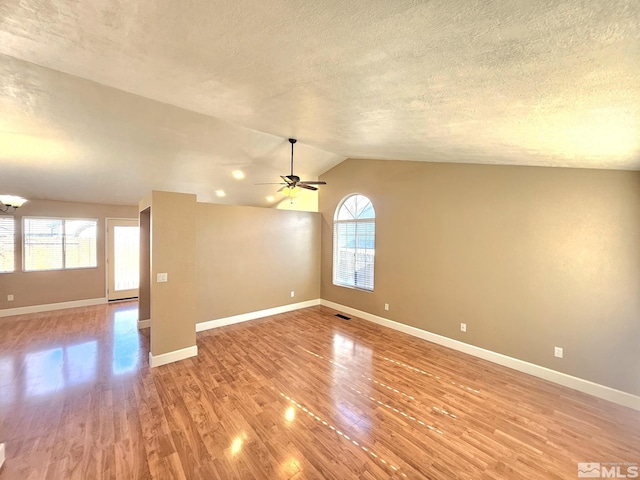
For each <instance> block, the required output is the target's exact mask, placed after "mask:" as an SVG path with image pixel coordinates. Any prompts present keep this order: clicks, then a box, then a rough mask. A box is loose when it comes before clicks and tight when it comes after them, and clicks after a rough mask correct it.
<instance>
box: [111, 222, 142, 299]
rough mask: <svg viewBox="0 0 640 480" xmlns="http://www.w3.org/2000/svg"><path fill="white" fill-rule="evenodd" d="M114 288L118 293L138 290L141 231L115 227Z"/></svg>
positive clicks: (135, 228) (136, 228) (133, 228)
mask: <svg viewBox="0 0 640 480" xmlns="http://www.w3.org/2000/svg"><path fill="white" fill-rule="evenodd" d="M113 248H114V250H115V252H114V268H113V269H114V288H115V290H116V291H122V290H133V289H135V288H138V282H139V278H140V273H139V271H140V261H139V258H140V255H139V250H140V229H139V228H138V227H127V226H122V225H120V226H115V227H113Z"/></svg>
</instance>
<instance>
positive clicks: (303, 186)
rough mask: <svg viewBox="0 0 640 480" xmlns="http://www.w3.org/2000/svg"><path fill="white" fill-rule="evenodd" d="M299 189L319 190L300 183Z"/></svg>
mask: <svg viewBox="0 0 640 480" xmlns="http://www.w3.org/2000/svg"><path fill="white" fill-rule="evenodd" d="M298 187H300V188H306V189H307V190H318V189H317V188H316V187H312V186H311V185H307V184H306V183H302V182H300V183H298Z"/></svg>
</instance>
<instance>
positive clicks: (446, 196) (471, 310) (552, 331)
mask: <svg viewBox="0 0 640 480" xmlns="http://www.w3.org/2000/svg"><path fill="white" fill-rule="evenodd" d="M321 179H322V180H326V181H327V182H328V185H327V186H325V187H322V192H321V194H320V212H321V213H322V298H324V299H327V300H330V301H333V302H337V303H340V304H343V305H347V306H350V307H352V308H356V309H360V310H363V311H366V312H369V313H372V314H375V315H379V316H382V317H386V318H389V319H391V320H395V321H398V322H401V323H404V324H407V325H412V326H415V327H418V328H421V329H424V330H428V331H430V332H434V333H437V334H440V335H444V336H446V337H449V338H453V339H456V340H460V341H463V342H466V343H470V344H473V345H476V346H479V347H482V348H486V349H489V350H492V351H494V352H498V353H502V354H505V355H509V356H511V357H515V358H519V359H522V360H525V361H528V362H531V363H534V364H537V365H541V366H544V367H548V368H551V369H554V370H558V371H561V372H565V373H568V374H570V375H574V376H577V377H580V378H584V379H587V380H591V381H594V382H596V383H599V384H603V385H607V386H610V387H613V388H617V389H620V390H624V391H627V392H630V393H633V394H636V395H640V348H639V342H640V172H622V171H603V170H579V169H552V168H536V167H513V166H490V165H464V164H434V163H422V162H385V161H371V160H347V161H346V162H344V163H342V164H340V165H338V166H337V167H335V168H333V169H332V170H330V171H329V172H327V173H326V174H325V175H323V176H322V177H321ZM353 192H358V193H362V194H364V195H367V196H369V198H371V200H372V201H373V204H374V207H375V209H376V213H377V218H376V230H377V236H376V265H375V291H374V292H373V293H368V292H363V291H358V290H353V289H347V288H342V287H337V286H334V285H332V260H331V259H332V251H331V250H332V219H333V214H334V211H335V208H336V206H337V205H338V203H339V202H340V200H341V199H342V198H343V197H344V196H346V195H347V194H349V193H353ZM384 303H389V304H390V310H389V311H388V312H387V311H384ZM461 322H465V323H467V328H468V332H467V333H466V334H465V333H461V332H460V323H461ZM554 346H561V347H563V348H564V356H565V358H564V359H557V358H555V357H554V356H553V350H554Z"/></svg>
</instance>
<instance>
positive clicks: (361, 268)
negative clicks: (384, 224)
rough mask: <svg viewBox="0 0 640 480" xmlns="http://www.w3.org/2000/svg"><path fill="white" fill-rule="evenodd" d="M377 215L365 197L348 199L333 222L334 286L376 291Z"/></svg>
mask: <svg viewBox="0 0 640 480" xmlns="http://www.w3.org/2000/svg"><path fill="white" fill-rule="evenodd" d="M375 245H376V212H375V210H374V209H373V205H372V204H371V200H369V199H368V198H367V197H365V196H364V195H358V194H353V195H349V196H348V197H346V198H345V199H344V200H343V201H342V203H340V205H338V208H337V209H336V214H335V216H334V218H333V284H334V285H340V286H343V287H353V288H359V289H362V290H369V291H373V263H374V260H375V251H376V248H375Z"/></svg>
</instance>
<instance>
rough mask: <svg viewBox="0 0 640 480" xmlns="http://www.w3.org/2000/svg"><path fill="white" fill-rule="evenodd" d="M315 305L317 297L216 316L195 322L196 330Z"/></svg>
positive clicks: (318, 301)
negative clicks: (223, 316) (214, 318)
mask: <svg viewBox="0 0 640 480" xmlns="http://www.w3.org/2000/svg"><path fill="white" fill-rule="evenodd" d="M316 305H320V299H319V298H316V299H314V300H308V301H306V302H298V303H291V304H289V305H282V306H281V307H273V308H267V309H266V310H257V311H255V312H249V313H243V314H241V315H234V316H232V317H225V318H218V319H217V320H209V321H207V322H200V323H196V332H203V331H205V330H210V329H212V328H218V327H225V326H227V325H233V324H234V323H241V322H247V321H249V320H255V319H256V318H262V317H268V316H270V315H277V314H279V313H285V312H292V311H293V310H299V309H301V308H307V307H313V306H316Z"/></svg>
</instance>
